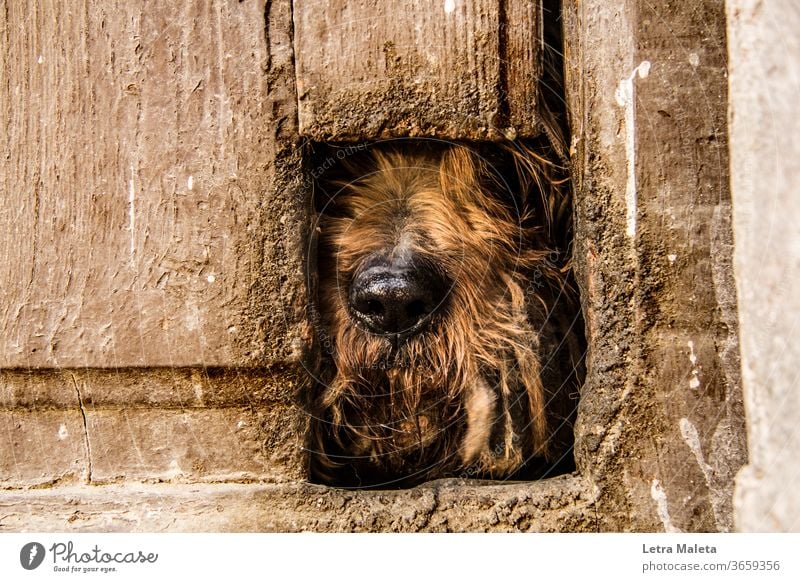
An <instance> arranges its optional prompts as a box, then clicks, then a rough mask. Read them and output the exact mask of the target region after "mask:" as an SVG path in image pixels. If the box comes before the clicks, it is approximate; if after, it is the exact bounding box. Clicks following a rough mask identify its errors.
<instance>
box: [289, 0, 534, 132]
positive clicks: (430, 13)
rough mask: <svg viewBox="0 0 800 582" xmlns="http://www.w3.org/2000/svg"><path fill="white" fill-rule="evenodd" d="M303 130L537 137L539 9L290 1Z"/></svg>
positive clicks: (397, 0) (483, 0)
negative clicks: (292, 9) (293, 15)
mask: <svg viewBox="0 0 800 582" xmlns="http://www.w3.org/2000/svg"><path fill="white" fill-rule="evenodd" d="M294 11H295V27H296V28H295V30H296V35H295V53H296V55H297V91H298V98H299V120H300V132H301V134H303V135H306V136H309V137H311V138H313V139H317V140H345V139H355V140H358V139H377V138H383V137H390V136H416V135H438V136H441V137H447V138H469V139H486V138H491V139H495V138H498V137H500V136H502V135H504V134H505V135H517V136H525V135H538V133H539V128H538V125H537V123H538V122H537V116H536V113H535V112H536V107H537V100H536V95H537V81H538V79H539V77H540V70H541V69H540V59H539V55H540V51H539V45H538V42H539V38H540V36H539V30H540V25H539V22H540V18H539V16H540V11H539V8H538V3H537V2H529V1H523V0H454V1H453V2H442V1H441V0H412V1H409V0H385V1H380V2H378V1H375V0H357V1H349V0H348V1H344V0H333V1H329V0H294Z"/></svg>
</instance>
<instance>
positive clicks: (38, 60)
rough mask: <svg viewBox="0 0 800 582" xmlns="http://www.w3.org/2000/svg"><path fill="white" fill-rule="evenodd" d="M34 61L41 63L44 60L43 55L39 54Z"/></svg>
mask: <svg viewBox="0 0 800 582" xmlns="http://www.w3.org/2000/svg"><path fill="white" fill-rule="evenodd" d="M36 62H37V63H39V64H40V65H41V64H42V63H43V62H44V57H43V56H42V55H39V58H38V59H36Z"/></svg>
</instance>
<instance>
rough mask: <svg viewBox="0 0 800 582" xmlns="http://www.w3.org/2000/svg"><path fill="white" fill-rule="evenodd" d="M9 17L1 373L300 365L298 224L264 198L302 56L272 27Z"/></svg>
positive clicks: (100, 6) (241, 16)
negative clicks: (294, 353)
mask: <svg viewBox="0 0 800 582" xmlns="http://www.w3.org/2000/svg"><path fill="white" fill-rule="evenodd" d="M3 4H4V6H3V7H2V9H0V43H2V44H1V45H0V59H2V66H0V116H2V118H3V119H4V121H5V130H4V131H2V132H0V151H1V152H2V155H0V233H2V235H0V256H2V257H3V261H1V262H0V367H24V368H29V367H33V368H36V367H62V366H68V367H109V366H112V367H115V366H186V365H198V364H201V365H227V364H232V363H235V364H240V365H249V364H254V363H255V364H262V363H263V362H264V360H265V359H266V360H276V359H286V358H288V357H291V345H292V343H293V336H292V333H291V328H292V325H293V320H292V317H293V315H292V314H288V315H287V314H286V313H285V312H284V311H283V310H282V309H277V308H275V307H274V306H275V305H288V304H290V303H291V298H292V297H296V296H302V295H303V294H302V292H301V291H298V289H300V288H301V285H302V282H301V281H302V277H301V273H300V268H299V266H298V265H299V256H298V258H297V259H295V258H293V257H294V254H295V253H294V251H293V249H292V246H293V245H294V246H297V245H299V242H292V241H293V240H295V239H298V240H299V233H300V232H301V229H300V228H298V225H299V224H300V221H301V220H302V216H301V215H300V213H299V212H296V206H295V203H294V202H293V201H292V193H291V192H288V191H287V192H283V193H281V195H280V196H278V197H276V198H274V199H273V198H270V196H269V191H270V189H271V186H272V183H271V175H272V173H273V172H274V157H275V153H276V151H277V150H278V147H279V144H278V139H277V137H276V135H277V132H278V129H277V127H278V125H279V122H280V119H279V118H277V117H276V115H277V114H276V113H275V112H276V111H277V112H278V113H281V108H283V109H285V104H283V105H281V107H278V106H276V104H275V98H274V97H273V95H274V94H276V93H278V91H276V90H273V91H271V90H270V83H272V85H273V87H274V86H278V88H281V87H282V86H283V85H287V84H289V83H290V82H291V79H292V78H293V75H292V72H291V69H286V68H285V65H286V62H289V63H291V45H290V44H288V45H287V43H285V42H284V43H283V46H280V47H277V49H278V50H279V52H280V54H278V55H272V54H271V52H272V51H273V49H276V47H275V46H268V42H267V38H266V37H265V34H264V31H265V26H264V7H263V6H262V5H260V4H259V3H257V2H247V3H232V2H224V1H222V0H214V1H204V0H193V1H191V2H177V1H173V2H167V3H158V4H157V5H154V4H152V3H148V2H144V1H134V2H117V3H105V2H86V3H83V4H82V5H81V6H80V8H78V7H77V5H76V6H72V5H70V4H64V3H60V2H34V1H33V0H30V1H11V0H7V1H6V2H3ZM284 12H285V14H284V15H283V16H282V17H281V21H280V22H276V23H273V24H274V26H273V33H274V34H273V37H274V38H280V36H281V35H280V34H279V32H281V30H277V29H279V28H281V27H282V29H283V30H285V29H288V28H289V27H290V26H291V18H290V14H289V13H288V11H284ZM287 47H288V50H289V54H288V55H286V54H285V52H286V49H287ZM281 51H282V52H281ZM273 66H277V67H283V69H282V72H278V73H275V74H273V75H272V76H271V77H270V76H269V75H268V74H265V70H266V71H267V72H268V73H269V72H270V71H271V68H272V67H273ZM291 107H294V104H293V103H292V104H291ZM284 115H285V113H284ZM291 117H293V116H291ZM283 125H284V131H285V126H286V124H283ZM265 298H266V299H267V300H269V301H270V302H271V303H272V304H273V309H272V311H271V312H270V313H265V312H264V310H263V304H264V301H265ZM265 340H266V341H265Z"/></svg>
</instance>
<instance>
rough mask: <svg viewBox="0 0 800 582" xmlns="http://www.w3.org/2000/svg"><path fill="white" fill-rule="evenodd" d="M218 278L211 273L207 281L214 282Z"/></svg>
mask: <svg viewBox="0 0 800 582" xmlns="http://www.w3.org/2000/svg"><path fill="white" fill-rule="evenodd" d="M216 280H217V278H216V277H215V276H214V275H209V276H208V277H206V281H208V282H209V283H213V282H214V281H216Z"/></svg>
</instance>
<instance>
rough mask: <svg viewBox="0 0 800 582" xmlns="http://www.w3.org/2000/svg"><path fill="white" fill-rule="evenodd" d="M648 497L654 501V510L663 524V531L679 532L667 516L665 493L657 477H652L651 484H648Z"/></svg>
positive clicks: (667, 505) (667, 507)
mask: <svg viewBox="0 0 800 582" xmlns="http://www.w3.org/2000/svg"><path fill="white" fill-rule="evenodd" d="M650 497H652V498H653V501H655V502H656V512H657V513H658V517H659V519H661V523H662V524H663V525H664V531H665V532H667V533H679V532H680V531H681V530H680V529H678V528H677V527H675V526H674V525H672V520H671V519H670V517H669V504H668V503H667V494H666V493H665V492H664V489H663V488H662V487H661V482H660V481H659V480H658V479H653V484H652V485H651V486H650Z"/></svg>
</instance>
